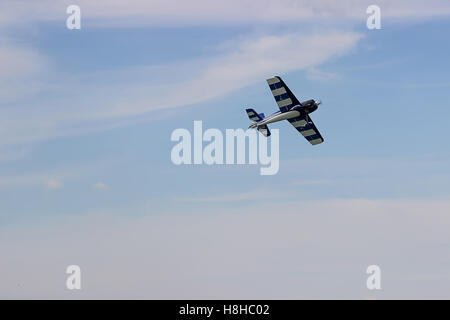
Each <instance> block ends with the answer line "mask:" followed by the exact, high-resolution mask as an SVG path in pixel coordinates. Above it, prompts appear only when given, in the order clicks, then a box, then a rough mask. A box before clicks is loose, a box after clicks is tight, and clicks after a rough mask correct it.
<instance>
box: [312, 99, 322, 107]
mask: <svg viewBox="0 0 450 320" xmlns="http://www.w3.org/2000/svg"><path fill="white" fill-rule="evenodd" d="M314 102H315V103H316V105H317V106H318V105H319V104H321V103H322V101H320V100H315V101H314Z"/></svg>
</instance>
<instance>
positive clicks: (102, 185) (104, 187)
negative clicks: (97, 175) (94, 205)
mask: <svg viewBox="0 0 450 320" xmlns="http://www.w3.org/2000/svg"><path fill="white" fill-rule="evenodd" d="M94 188H95V189H98V190H108V189H109V186H108V185H107V184H105V183H103V182H97V183H95V184H94Z"/></svg>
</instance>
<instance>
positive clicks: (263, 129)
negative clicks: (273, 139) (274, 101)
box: [245, 109, 270, 137]
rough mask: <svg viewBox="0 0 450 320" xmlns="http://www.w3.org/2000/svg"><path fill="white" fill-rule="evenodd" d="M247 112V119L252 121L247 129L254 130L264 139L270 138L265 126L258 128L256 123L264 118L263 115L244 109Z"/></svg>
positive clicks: (267, 128)
mask: <svg viewBox="0 0 450 320" xmlns="http://www.w3.org/2000/svg"><path fill="white" fill-rule="evenodd" d="M245 111H247V115H248V118H249V119H250V120H252V121H253V123H252V124H251V125H250V126H249V127H248V128H249V129H253V128H256V129H257V130H258V131H259V132H261V134H262V135H263V136H265V137H268V136H270V130H269V127H267V125H265V124H264V125H262V126H259V125H258V122H259V121H261V120H263V119H264V118H265V116H264V113H257V112H256V111H255V110H253V109H245Z"/></svg>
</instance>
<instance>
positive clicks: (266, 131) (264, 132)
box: [258, 124, 270, 137]
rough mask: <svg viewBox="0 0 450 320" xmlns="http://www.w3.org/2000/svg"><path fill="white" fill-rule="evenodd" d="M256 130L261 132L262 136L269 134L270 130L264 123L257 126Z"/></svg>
mask: <svg viewBox="0 0 450 320" xmlns="http://www.w3.org/2000/svg"><path fill="white" fill-rule="evenodd" d="M258 131H259V132H261V134H262V135H263V136H264V137H268V136H270V130H269V127H268V126H267V125H266V124H265V125H263V126H259V127H258Z"/></svg>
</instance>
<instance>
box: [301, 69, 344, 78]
mask: <svg viewBox="0 0 450 320" xmlns="http://www.w3.org/2000/svg"><path fill="white" fill-rule="evenodd" d="M306 77H307V78H308V79H309V80H313V81H330V80H336V79H338V78H339V76H338V75H337V74H336V73H333V72H326V71H322V70H319V69H317V68H314V67H313V68H309V69H308V70H307V72H306Z"/></svg>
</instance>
